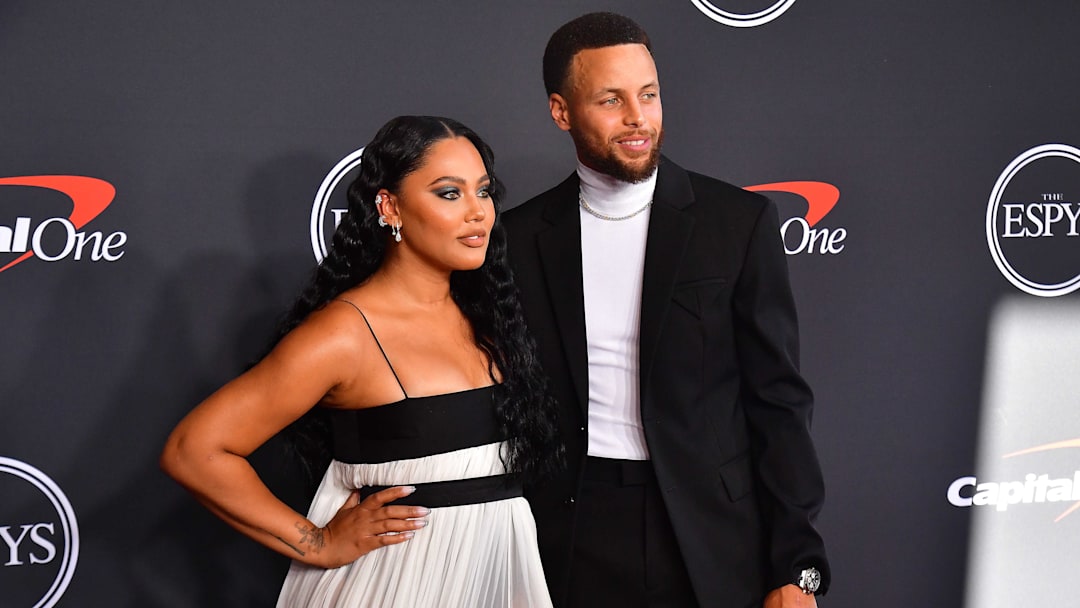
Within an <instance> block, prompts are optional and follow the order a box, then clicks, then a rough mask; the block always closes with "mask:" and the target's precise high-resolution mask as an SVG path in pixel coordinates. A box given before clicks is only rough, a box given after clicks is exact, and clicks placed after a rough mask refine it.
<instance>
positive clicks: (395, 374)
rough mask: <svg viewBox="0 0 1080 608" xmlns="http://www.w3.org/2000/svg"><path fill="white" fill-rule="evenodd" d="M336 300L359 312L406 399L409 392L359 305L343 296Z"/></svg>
mask: <svg viewBox="0 0 1080 608" xmlns="http://www.w3.org/2000/svg"><path fill="white" fill-rule="evenodd" d="M338 300H340V301H342V302H345V303H346V304H348V305H350V306H352V307H353V308H355V309H356V312H358V313H360V317H361V318H362V319H364V324H365V325H367V328H368V331H369V332H371V337H372V338H374V339H375V346H378V347H379V352H380V353H382V358H383V359H385V360H386V366H387V367H389V368H390V373H391V374H394V380H397V385H398V388H400V389H401V394H402V395H405V398H406V399H408V398H409V393H406V392H405V387H404V386H403V385H402V384H401V378H398V375H397V372H396V371H395V370H394V365H393V364H392V363H390V357H387V356H386V351H385V350H383V347H382V343H380V342H379V336H376V335H375V330H374V329H372V328H371V322H369V321H368V320H367V315H365V314H364V311H362V310H360V307H359V306H357V305H356V304H353V303H352V302H350V301H348V300H346V299H345V298H338Z"/></svg>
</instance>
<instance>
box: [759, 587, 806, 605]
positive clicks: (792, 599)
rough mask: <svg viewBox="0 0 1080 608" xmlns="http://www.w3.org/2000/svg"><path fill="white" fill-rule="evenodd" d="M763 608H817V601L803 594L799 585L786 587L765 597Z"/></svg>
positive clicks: (774, 590)
mask: <svg viewBox="0 0 1080 608" xmlns="http://www.w3.org/2000/svg"><path fill="white" fill-rule="evenodd" d="M762 608H817V600H816V599H815V598H814V596H812V595H806V594H805V593H803V591H802V589H799V587H798V585H784V586H783V587H780V588H779V589H773V590H772V591H770V592H769V595H766V596H765V604H764V605H763V606H762Z"/></svg>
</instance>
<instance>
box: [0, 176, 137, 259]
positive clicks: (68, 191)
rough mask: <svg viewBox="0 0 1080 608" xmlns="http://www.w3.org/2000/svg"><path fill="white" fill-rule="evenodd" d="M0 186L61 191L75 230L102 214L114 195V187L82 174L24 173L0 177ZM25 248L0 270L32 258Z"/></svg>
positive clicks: (32, 253) (30, 252) (69, 219)
mask: <svg viewBox="0 0 1080 608" xmlns="http://www.w3.org/2000/svg"><path fill="white" fill-rule="evenodd" d="M0 186H31V187H34V188H48V189H49V190H56V191H57V192H62V193H64V194H65V195H67V197H68V198H70V199H71V205H72V206H71V215H69V216H68V218H67V219H68V221H70V222H71V224H72V225H73V226H75V229H76V230H78V229H80V228H82V227H83V226H85V225H87V224H89V223H90V221H91V220H93V219H94V218H95V217H97V216H98V215H100V214H101V212H102V211H104V210H105V208H106V207H108V206H109V203H111V202H112V201H113V198H115V197H116V188H114V187H113V185H112V184H110V183H109V182H107V181H105V180H101V179H97V178H94V177H83V176H81V175H27V176H23V177H0ZM33 255H34V252H33V251H27V252H26V253H24V254H22V255H21V256H19V257H18V258H17V259H15V260H14V261H12V262H10V263H8V264H7V265H6V266H4V267H3V268H0V272H4V271H5V270H7V269H8V268H11V267H12V266H14V265H16V264H19V263H21V262H23V261H25V260H27V259H28V258H31V257H33Z"/></svg>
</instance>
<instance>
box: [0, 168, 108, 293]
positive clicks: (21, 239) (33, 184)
mask: <svg viewBox="0 0 1080 608" xmlns="http://www.w3.org/2000/svg"><path fill="white" fill-rule="evenodd" d="M3 186H9V188H3ZM11 186H22V187H23V188H32V189H34V190H35V191H36V192H29V193H27V192H26V191H25V190H24V191H22V192H23V193H20V190H19V189H18V188H12V187H11ZM51 193H60V194H62V195H64V196H65V197H66V198H65V199H64V200H63V203H62V204H61V206H63V207H64V209H63V211H59V210H46V211H41V208H40V207H39V208H32V207H31V206H29V205H27V204H26V203H25V200H29V199H33V200H37V201H41V202H42V204H44V205H53V206H55V205H56V204H57V202H56V200H54V199H56V198H57V197H55V196H52V197H51V198H50V194H51ZM115 196H116V188H114V187H113V186H112V184H110V183H109V182H106V181H104V180H100V179H97V178H93V177H83V176H80V175H28V176H22V177H4V178H0V272H4V271H6V270H10V269H11V268H14V267H15V266H17V265H19V264H21V263H23V262H25V261H26V260H29V259H31V258H37V259H39V260H41V261H44V262H59V261H61V260H75V261H90V262H101V261H104V262H115V261H116V260H119V259H120V258H121V257H123V255H124V250H123V247H124V244H125V243H127V234H125V233H123V232H111V233H105V232H100V231H90V230H83V228H85V227H86V225H87V224H89V223H90V222H91V221H93V220H94V218H96V217H97V216H99V215H100V214H101V212H102V211H105V209H106V208H107V207H108V206H109V204H110V203H112V201H113V198H114V197H115ZM12 198H15V199H18V202H19V203H20V204H18V205H17V207H18V209H17V211H16V212H15V213H14V214H10V213H9V212H8V209H9V205H8V204H7V203H8V201H10V200H11V199H12Z"/></svg>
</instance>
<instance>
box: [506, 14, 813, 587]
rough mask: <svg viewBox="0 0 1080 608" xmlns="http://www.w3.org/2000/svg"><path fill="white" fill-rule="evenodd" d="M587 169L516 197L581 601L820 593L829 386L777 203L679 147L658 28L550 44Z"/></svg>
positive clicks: (563, 575) (556, 516) (562, 99)
mask: <svg viewBox="0 0 1080 608" xmlns="http://www.w3.org/2000/svg"><path fill="white" fill-rule="evenodd" d="M544 81H545V86H546V87H547V90H548V94H549V105H550V110H551V117H552V119H553V120H554V122H555V124H556V126H558V127H559V128H560V129H562V130H564V131H567V132H568V133H569V134H570V136H571V138H572V139H573V141H574V145H575V148H576V150H577V157H578V168H577V171H576V172H575V173H574V174H573V175H571V176H570V177H569V178H568V179H566V180H565V181H564V182H563V183H561V184H559V185H558V186H555V187H554V188H552V189H551V190H549V191H547V192H545V193H543V194H541V195H539V196H537V197H536V198H533V199H532V200H530V201H528V202H526V203H524V204H523V205H521V206H520V207H518V208H516V209H513V210H511V211H509V212H508V213H507V214H506V216H505V218H504V221H505V225H506V227H507V229H508V231H509V237H510V238H509V242H510V259H511V263H512V265H513V267H514V272H515V280H516V281H517V283H518V285H519V288H520V291H521V299H522V305H523V307H524V310H525V315H526V319H527V320H528V323H529V327H530V329H531V330H532V332H533V334H534V336H535V338H536V341H537V343H538V347H539V353H540V357H541V360H542V363H543V365H544V368H545V370H546V371H547V373H548V374H549V376H550V382H551V390H552V391H553V393H554V395H555V396H556V397H557V398H558V400H559V402H560V404H561V407H560V420H559V426H560V429H561V433H562V437H563V440H564V442H565V444H566V448H567V460H568V467H567V469H566V470H565V471H564V472H563V473H562V474H560V475H558V476H557V477H555V478H554V479H550V480H547V481H545V482H543V483H540V484H537V485H534V486H531V487H529V488H527V489H526V495H527V497H528V498H529V500H530V502H531V503H532V506H533V510H534V512H535V515H536V522H537V528H538V535H539V541H540V547H541V555H542V557H543V559H544V569H545V575H546V576H547V578H548V584H549V586H550V588H551V590H552V597H553V599H554V601H555V602H556V605H561V606H590V607H593V606H601V607H602V606H695V605H696V606H702V607H707V608H716V607H729V606H730V607H732V608H734V607H740V608H742V607H749V606H755V607H757V606H763V605H764V606H765V607H766V608H779V607H785V608H789V607H792V606H797V607H806V606H816V601H815V599H814V595H815V594H820V593H823V592H824V591H825V589H826V588H827V586H828V583H829V568H828V562H827V560H826V556H825V548H824V544H823V542H822V540H821V537H820V535H819V534H818V532H817V531H816V530H815V528H814V520H815V518H816V516H817V513H818V511H819V509H820V508H821V505H822V502H823V500H824V482H823V480H822V475H821V470H820V467H819V465H818V461H817V456H816V454H815V450H814V446H813V443H812V441H811V438H810V432H809V426H810V416H811V409H812V403H813V398H812V394H811V391H810V388H809V387H808V386H807V384H806V382H805V381H804V380H803V378H802V377H801V375H800V373H799V368H798V327H797V322H796V316H795V305H794V301H793V298H792V294H791V289H790V286H789V283H788V275H787V265H786V264H787V262H786V259H785V254H784V252H783V249H782V243H781V241H780V233H779V225H778V224H779V222H778V218H777V212H776V209H775V207H774V206H773V204H772V203H771V202H770V201H769V200H768V199H766V198H765V197H763V196H761V195H758V194H754V193H751V192H747V191H745V190H742V189H740V188H737V187H735V186H732V185H729V184H726V183H724V182H721V181H718V180H715V179H712V178H709V177H705V176H703V175H698V174H695V173H691V172H688V171H685V170H683V169H682V168H680V167H679V166H678V165H676V164H675V163H673V162H671V161H670V160H668V159H667V158H665V157H662V156H661V155H660V144H661V140H662V139H663V124H662V121H663V113H662V109H661V103H660V85H659V80H658V78H657V72H656V66H655V64H654V62H653V58H652V54H651V46H650V43H649V39H648V36H647V35H646V34H645V32H644V31H643V30H642V29H641V28H640V27H639V26H638V25H637V24H636V23H634V22H633V21H631V20H629V19H627V18H625V17H622V16H619V15H614V14H611V13H593V14H589V15H585V16H583V17H580V18H578V19H575V20H574V21H571V22H569V23H567V24H566V25H564V26H563V27H561V28H560V29H559V30H558V31H556V32H555V34H554V35H553V36H552V37H551V40H550V41H549V43H548V46H547V49H546V50H545V53H544Z"/></svg>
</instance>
